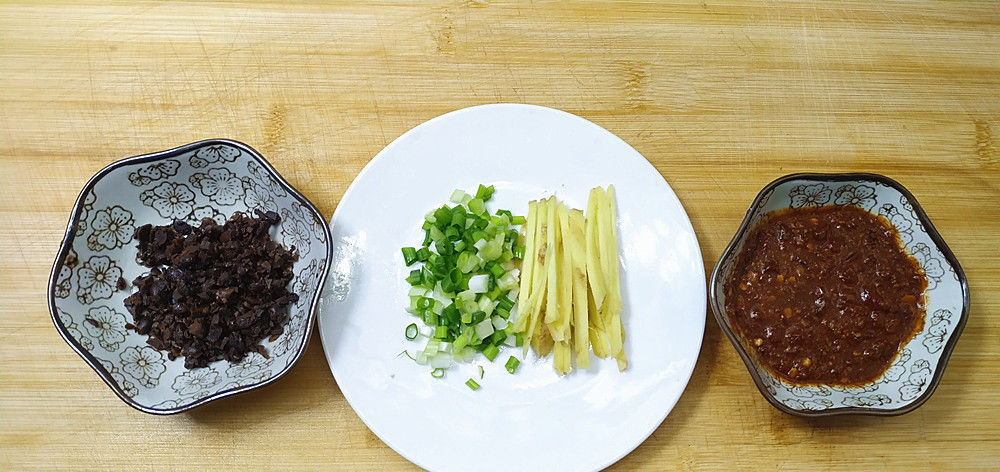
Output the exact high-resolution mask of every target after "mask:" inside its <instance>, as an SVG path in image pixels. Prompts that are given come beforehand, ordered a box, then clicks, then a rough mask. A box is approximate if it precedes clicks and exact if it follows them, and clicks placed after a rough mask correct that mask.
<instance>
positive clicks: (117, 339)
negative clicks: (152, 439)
mask: <svg viewBox="0 0 1000 472" xmlns="http://www.w3.org/2000/svg"><path fill="white" fill-rule="evenodd" d="M258 209H259V210H263V211H267V210H271V211H275V212H277V213H278V214H279V215H281V222H280V224H279V225H278V226H277V227H275V228H272V230H271V231H272V233H271V234H272V236H273V237H274V238H275V239H276V240H277V241H278V242H279V243H282V244H284V245H285V247H291V246H292V245H294V246H295V247H296V248H297V249H298V252H299V260H298V261H297V262H296V263H295V265H294V267H293V271H294V278H293V279H292V282H291V284H290V285H291V286H290V287H289V290H292V291H294V292H295V293H296V294H298V295H299V301H298V302H297V303H295V304H294V305H292V306H291V307H290V308H289V318H290V319H289V321H288V322H287V324H286V325H285V330H284V333H282V335H281V336H280V337H278V338H277V339H276V340H275V341H273V342H267V340H265V342H264V347H265V348H266V349H267V351H268V353H269V356H268V357H266V358H265V357H264V356H262V355H261V354H258V353H253V354H251V355H248V356H247V357H246V358H245V359H244V360H243V361H242V362H240V363H238V364H234V363H230V362H227V361H217V362H214V363H212V364H210V365H209V366H207V367H203V368H199V369H193V370H188V369H185V368H184V360H183V358H177V359H175V360H173V361H171V360H169V359H167V356H166V353H164V352H161V351H158V350H156V349H154V348H152V347H150V346H149V345H147V344H146V338H147V337H146V336H143V335H139V334H137V333H136V332H134V331H131V330H126V329H125V323H126V322H127V321H131V315H130V314H129V313H128V311H127V310H126V309H125V306H124V303H123V301H124V299H125V297H127V296H128V295H130V294H131V293H132V292H133V291H134V289H133V288H132V286H131V281H132V280H133V279H135V278H136V277H137V276H139V275H140V274H143V273H146V272H147V271H148V269H147V268H145V267H142V266H140V265H139V264H138V262H136V255H137V248H136V243H134V242H133V241H132V234H133V232H134V231H135V228H136V227H137V226H141V225H144V224H147V223H152V224H154V225H162V224H167V223H169V222H171V221H172V220H174V219H180V220H185V221H188V222H190V223H197V222H200V221H201V219H202V218H213V219H215V220H216V221H217V222H219V223H220V224H221V223H223V222H225V221H226V219H227V218H229V217H230V216H232V215H233V213H235V212H240V211H241V212H250V213H252V211H253V210H258ZM331 241H332V239H331V237H330V230H329V228H328V227H327V225H326V224H325V222H324V220H323V217H322V216H320V213H319V212H318V211H317V210H316V208H315V207H313V205H312V204H311V203H309V201H308V200H306V199H305V197H303V196H302V195H300V194H299V193H298V192H297V191H296V190H295V189H293V188H292V187H291V185H289V184H288V183H287V182H285V180H284V179H282V178H281V177H280V176H279V175H278V173H277V172H275V170H274V168H272V167H271V165H270V164H268V163H267V161H265V160H264V158H263V157H261V156H260V155H259V154H257V152H256V151H254V150H253V149H251V148H250V147H248V146H246V145H244V144H241V143H238V142H235V141H228V140H210V141H201V142H197V143H193V144H188V145H186V146H181V147H179V148H176V149H171V150H168V151H163V152H158V153H154V154H147V155H143V156H136V157H131V158H128V159H124V160H121V161H118V162H115V163H113V164H111V165H109V166H108V167H106V168H104V169H103V170H101V171H100V172H98V173H97V175H95V176H94V177H93V178H91V179H90V181H89V182H87V185H86V186H85V187H84V188H83V191H82V192H81V193H80V197H79V198H78V199H77V201H76V206H75V207H74V208H73V212H72V213H71V214H70V219H69V227H68V228H67V230H66V236H65V238H64V239H63V243H62V247H61V248H60V249H59V254H58V256H57V257H56V261H55V264H54V265H53V267H52V275H51V277H50V279H49V293H48V296H49V311H50V312H51V314H52V321H53V322H54V323H55V325H56V329H58V330H59V333H60V334H61V335H62V337H63V339H65V340H66V342H67V343H69V344H70V346H72V347H73V349H74V350H75V351H76V352H77V353H79V354H80V356H82V357H83V358H84V360H86V361H87V363H88V364H90V366H91V367H93V368H94V370H95V371H97V373H98V374H99V375H100V376H101V378H102V379H104V381H105V382H106V383H107V384H108V386H110V387H111V389H112V390H114V392H115V393H116V394H118V396H119V397H121V399H122V400H124V401H125V403H128V404H129V405H131V406H132V407H135V408H137V409H139V410H141V411H144V412H146V413H155V414H172V413H178V412H181V411H185V410H188V409H190V408H194V407H196V406H198V405H202V404H204V403H206V402H209V401H212V400H215V399H218V398H222V397H225V396H228V395H233V394H236V393H240V392H245V391H247V390H250V389H253V388H256V387H260V386H263V385H266V384H269V383H271V382H273V381H275V380H277V379H278V378H279V377H281V376H282V375H283V374H284V373H285V372H288V370H289V369H290V368H291V367H292V364H294V363H295V361H297V360H298V359H299V357H300V356H301V355H302V353H303V352H304V351H305V347H306V342H307V341H308V339H309V335H310V332H311V331H312V325H313V320H314V319H315V311H316V306H317V303H318V300H319V294H320V288H321V287H323V283H324V281H325V279H326V274H327V272H328V271H329V262H330V259H331V257H330V256H331V254H332V242H331ZM120 279H124V281H126V283H124V284H122V283H121V281H120Z"/></svg>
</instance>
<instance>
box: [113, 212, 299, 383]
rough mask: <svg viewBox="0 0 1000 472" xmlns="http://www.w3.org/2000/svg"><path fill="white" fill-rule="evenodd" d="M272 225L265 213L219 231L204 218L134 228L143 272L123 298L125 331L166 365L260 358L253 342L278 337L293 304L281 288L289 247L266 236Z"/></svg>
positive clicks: (291, 256)
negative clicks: (161, 354)
mask: <svg viewBox="0 0 1000 472" xmlns="http://www.w3.org/2000/svg"><path fill="white" fill-rule="evenodd" d="M279 221H280V217H279V216H278V215H277V213H274V212H272V211H269V212H266V213H261V212H258V213H257V217H256V218H254V217H251V216H248V215H245V214H242V213H236V214H235V215H233V217H232V218H230V219H229V221H227V222H226V224H224V225H222V226H220V225H219V224H217V223H216V222H215V221H214V220H212V219H211V218H205V219H203V220H202V221H201V225H200V226H199V227H193V226H191V225H189V224H187V223H185V222H183V221H175V222H174V223H173V224H170V225H166V226H153V225H144V226H140V227H138V228H136V230H135V239H136V240H138V241H139V257H138V259H139V262H140V263H141V264H143V265H145V266H147V267H150V268H151V269H150V271H149V275H144V276H140V277H138V278H136V279H135V281H134V282H133V284H134V285H135V286H136V287H137V288H138V289H139V290H138V291H137V292H136V293H134V294H132V295H131V296H129V297H128V298H126V299H125V307H126V308H128V311H129V312H130V313H132V318H133V322H132V323H128V324H126V328H128V329H132V330H135V331H136V332H137V333H139V334H148V335H149V339H148V340H147V343H148V344H149V345H150V346H152V347H154V348H156V349H159V350H162V351H167V353H168V354H167V356H168V357H169V358H170V359H171V360H173V359H175V358H177V357H179V356H184V367H186V368H188V369H193V368H197V367H204V366H206V365H208V364H209V363H210V362H213V361H217V360H221V359H226V360H228V361H230V362H239V361H241V360H243V358H244V357H245V356H246V355H247V354H248V353H250V352H259V353H260V354H261V355H263V356H264V357H268V353H267V351H266V350H265V349H264V347H263V346H261V344H260V343H261V342H262V341H263V340H264V339H265V338H269V339H270V340H272V341H273V340H275V339H277V337H278V336H279V335H281V333H282V330H283V328H282V326H283V325H284V324H285V321H286V320H287V319H288V306H289V305H290V304H293V303H295V302H297V301H298V299H299V297H298V295H296V294H294V293H291V292H289V291H288V289H287V286H288V283H289V282H290V281H291V280H292V265H293V264H294V263H295V261H296V260H297V259H298V253H297V251H296V250H295V246H292V247H291V249H285V248H284V247H283V246H281V245H280V244H278V243H276V242H275V241H274V240H272V239H271V236H270V234H268V229H269V228H270V227H271V226H274V225H276V224H278V222H279Z"/></svg>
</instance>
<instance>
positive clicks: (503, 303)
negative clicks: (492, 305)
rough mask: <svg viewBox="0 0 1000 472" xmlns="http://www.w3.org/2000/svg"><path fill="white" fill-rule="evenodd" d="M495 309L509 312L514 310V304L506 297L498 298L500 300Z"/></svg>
mask: <svg viewBox="0 0 1000 472" xmlns="http://www.w3.org/2000/svg"><path fill="white" fill-rule="evenodd" d="M497 308H503V309H504V310H507V311H510V310H511V309H512V308H514V302H513V301H511V299H509V298H507V297H500V300H498V301H497Z"/></svg>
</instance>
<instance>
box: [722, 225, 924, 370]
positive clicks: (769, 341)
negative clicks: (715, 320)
mask: <svg viewBox="0 0 1000 472" xmlns="http://www.w3.org/2000/svg"><path fill="white" fill-rule="evenodd" d="M926 288H927V277H926V276H925V275H924V273H923V271H922V270H921V269H920V265H919V264H918V263H917V261H916V259H914V258H913V257H912V256H910V255H908V254H907V253H906V251H905V249H903V246H902V243H901V241H900V238H899V231H897V230H896V228H895V227H893V226H892V225H891V224H890V223H889V222H888V221H887V220H886V219H885V218H883V217H881V216H876V215H873V214H871V213H869V212H867V211H865V210H863V209H861V208H859V207H856V206H850V205H845V206H839V205H833V206H823V207H813V208H790V209H786V210H778V211H775V212H771V213H769V214H767V215H766V216H765V217H764V218H763V219H762V220H761V221H760V223H758V224H757V225H756V226H755V227H754V228H753V230H752V231H751V232H750V234H749V235H748V236H747V239H746V243H745V244H744V246H743V249H742V250H741V251H740V254H739V257H738V258H737V260H736V263H735V265H734V266H733V269H732V270H731V271H730V275H729V278H728V279H727V280H726V283H725V293H726V313H727V315H728V317H729V323H730V325H732V327H733V329H734V330H735V331H736V333H737V335H738V336H739V337H740V338H742V341H743V344H744V346H745V347H746V348H747V350H748V351H749V352H751V353H752V354H751V355H753V354H756V357H757V359H758V360H759V361H760V362H761V364H763V366H764V367H765V368H767V369H768V370H769V371H770V372H771V373H773V374H774V375H776V376H778V377H780V378H781V379H783V380H785V381H788V382H790V383H793V384H800V385H810V384H812V385H815V384H822V385H837V386H855V385H863V384H867V383H871V382H873V381H875V380H876V379H878V378H879V377H880V376H881V375H882V374H883V373H884V372H885V371H886V369H888V368H889V366H890V365H891V364H892V361H893V360H894V359H895V358H896V355H897V354H898V353H899V351H900V350H901V349H902V348H903V346H904V345H906V343H907V342H908V341H909V340H910V338H912V337H913V336H914V335H915V334H916V333H917V332H919V331H920V330H921V329H922V328H923V325H924V317H925V310H924V297H923V292H924V289H926Z"/></svg>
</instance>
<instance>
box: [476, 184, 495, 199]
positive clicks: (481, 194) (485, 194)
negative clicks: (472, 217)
mask: <svg viewBox="0 0 1000 472" xmlns="http://www.w3.org/2000/svg"><path fill="white" fill-rule="evenodd" d="M495 190H496V189H494V188H493V186H492V185H490V186H489V187H486V186H484V185H483V184H479V189H478V190H476V198H479V199H481V200H482V201H484V202H485V201H489V199H490V198H492V197H493V192H494V191H495Z"/></svg>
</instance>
